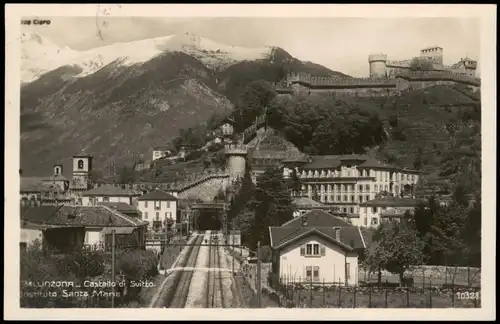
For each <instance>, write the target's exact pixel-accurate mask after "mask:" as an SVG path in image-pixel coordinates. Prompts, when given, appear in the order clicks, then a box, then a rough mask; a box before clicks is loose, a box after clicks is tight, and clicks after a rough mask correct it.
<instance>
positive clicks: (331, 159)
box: [302, 154, 400, 170]
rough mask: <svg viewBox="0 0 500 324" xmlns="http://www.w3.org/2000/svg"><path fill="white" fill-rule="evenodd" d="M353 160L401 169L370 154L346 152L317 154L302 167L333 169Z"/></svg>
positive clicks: (371, 166) (368, 165)
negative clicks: (344, 153)
mask: <svg viewBox="0 0 500 324" xmlns="http://www.w3.org/2000/svg"><path fill="white" fill-rule="evenodd" d="M347 162H352V163H353V164H356V165H357V166H358V167H362V168H363V167H364V168H383V169H400V168H399V167H397V166H394V165H391V164H387V163H383V162H380V161H377V160H375V159H374V158H372V157H370V156H368V155H359V154H351V155H349V154H346V155H316V156H312V157H311V162H309V163H307V164H305V165H304V166H303V167H302V168H303V169H305V170H314V169H332V168H338V167H340V166H341V165H342V164H343V163H347Z"/></svg>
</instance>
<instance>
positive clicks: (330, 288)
mask: <svg viewBox="0 0 500 324" xmlns="http://www.w3.org/2000/svg"><path fill="white" fill-rule="evenodd" d="M273 279H274V280H273ZM269 286H270V287H272V288H267V287H265V288H264V289H263V293H265V294H267V295H268V296H270V297H271V298H272V299H273V300H275V301H276V302H277V303H278V304H279V307H286V308H451V307H453V308H478V307H481V306H480V304H481V301H480V299H481V295H480V294H481V291H480V289H479V288H476V287H466V288H464V287H455V286H452V287H445V286H440V285H435V284H433V283H432V280H429V281H428V283H427V284H426V286H424V287H394V284H390V283H382V284H381V285H380V286H378V285H374V284H367V283H361V284H360V285H357V286H344V283H342V282H324V281H323V282H316V283H311V282H310V281H304V280H300V279H286V278H281V279H277V278H276V276H275V275H270V276H269Z"/></svg>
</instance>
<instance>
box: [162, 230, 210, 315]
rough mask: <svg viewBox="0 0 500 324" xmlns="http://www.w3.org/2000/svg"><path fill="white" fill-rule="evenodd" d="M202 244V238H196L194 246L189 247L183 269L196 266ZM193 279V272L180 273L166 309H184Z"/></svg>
mask: <svg viewBox="0 0 500 324" xmlns="http://www.w3.org/2000/svg"><path fill="white" fill-rule="evenodd" d="M202 242H203V236H199V237H198V238H196V240H195V242H194V246H192V247H190V249H191V250H190V251H188V257H187V261H186V263H185V264H183V265H182V266H183V267H194V266H195V264H196V259H197V258H198V254H199V252H200V244H201V243H202ZM192 277H193V271H191V270H189V271H182V272H181V274H180V277H179V279H178V280H177V285H176V288H175V292H174V294H173V296H172V298H171V299H170V301H169V302H168V304H167V305H166V307H168V308H184V306H185V304H186V300H187V297H188V293H189V285H190V284H191V278H192Z"/></svg>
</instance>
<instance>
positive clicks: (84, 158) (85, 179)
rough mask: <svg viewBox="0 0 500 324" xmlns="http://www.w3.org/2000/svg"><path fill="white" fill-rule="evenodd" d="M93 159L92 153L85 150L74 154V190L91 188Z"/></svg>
mask: <svg viewBox="0 0 500 324" xmlns="http://www.w3.org/2000/svg"><path fill="white" fill-rule="evenodd" d="M92 159H93V157H92V155H90V154H87V153H84V152H82V153H79V154H75V155H73V179H72V180H71V189H72V190H82V191H85V190H88V189H90V186H91V183H90V180H89V174H90V172H91V171H92Z"/></svg>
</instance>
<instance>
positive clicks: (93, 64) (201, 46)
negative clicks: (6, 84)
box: [21, 32, 272, 82]
mask: <svg viewBox="0 0 500 324" xmlns="http://www.w3.org/2000/svg"><path fill="white" fill-rule="evenodd" d="M21 44H22V45H21V47H22V63H21V64H22V65H21V72H22V73H21V75H22V76H21V80H22V82H31V81H33V80H36V79H37V78H39V77H40V76H41V75H43V74H44V73H47V72H49V71H52V70H55V69H57V68H59V67H61V66H65V65H71V66H77V67H80V68H81V69H82V72H81V73H80V74H79V75H78V77H83V76H86V75H89V74H92V73H94V72H96V71H97V70H99V69H100V68H102V67H103V66H106V65H108V64H110V63H112V62H115V61H117V62H119V63H120V64H121V65H131V64H136V63H143V62H146V61H148V60H150V59H152V58H154V57H156V56H158V55H159V54H161V53H164V52H169V51H170V52H172V51H180V52H184V53H186V54H189V55H192V56H193V57H195V58H197V59H199V60H200V61H201V62H203V63H204V64H205V65H206V66H207V67H209V68H212V69H214V70H218V69H221V68H224V67H227V66H228V65H231V64H234V63H236V62H239V61H244V60H256V59H261V58H265V57H267V56H268V55H269V54H270V53H271V50H272V48H271V47H261V48H245V47H237V46H229V45H223V44H219V43H216V42H214V41H212V40H210V39H207V38H204V37H199V36H193V35H189V34H185V35H170V36H164V37H157V38H150V39H144V40H139V41H133V42H126V43H116V44H113V45H108V46H103V47H98V48H93V49H90V50H87V51H77V50H73V49H70V48H68V47H64V48H61V47H59V46H57V45H56V44H54V43H53V42H51V41H50V40H48V39H47V38H45V37H42V36H40V35H38V34H36V33H32V32H23V33H22V35H21Z"/></svg>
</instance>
